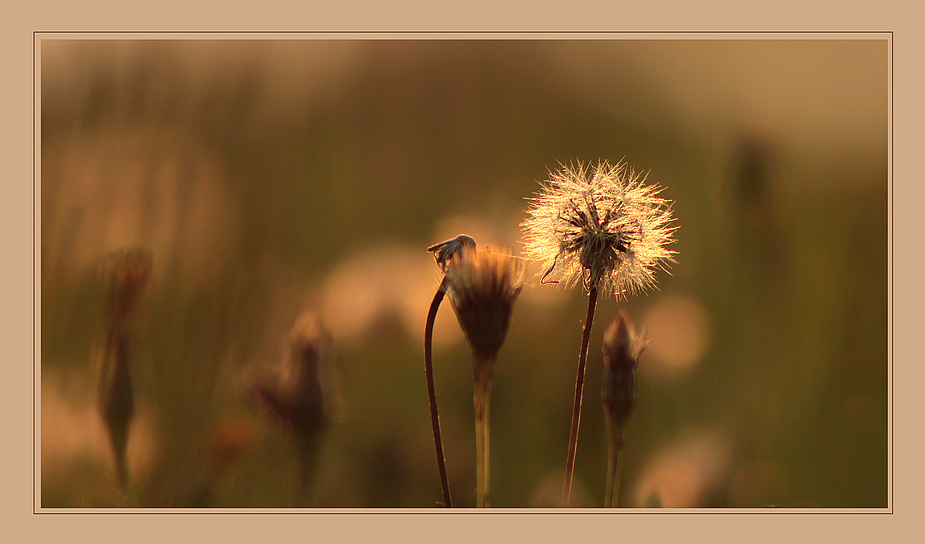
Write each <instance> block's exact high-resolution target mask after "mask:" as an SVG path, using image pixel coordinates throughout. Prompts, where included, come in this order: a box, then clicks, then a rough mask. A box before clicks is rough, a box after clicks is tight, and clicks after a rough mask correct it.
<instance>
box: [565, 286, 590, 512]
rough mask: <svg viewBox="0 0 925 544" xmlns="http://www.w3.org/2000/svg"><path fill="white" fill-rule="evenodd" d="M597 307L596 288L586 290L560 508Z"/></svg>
mask: <svg viewBox="0 0 925 544" xmlns="http://www.w3.org/2000/svg"><path fill="white" fill-rule="evenodd" d="M596 306H597V286H596V285H592V286H591V288H590V289H589V290H588V315H587V317H586V318H585V324H584V327H583V329H582V333H581V352H580V353H579V354H578V377H577V378H576V379H575V402H574V405H573V406H572V428H571V431H570V432H569V439H568V459H567V460H566V462H565V485H564V487H563V489H562V506H563V507H566V508H567V507H568V504H569V498H570V497H571V494H572V473H573V472H574V470H575V451H576V449H577V448H578V426H579V424H580V422H581V397H582V393H583V390H584V386H585V363H586V362H587V360H588V343H589V341H590V339H591V323H592V322H593V321H594V308H595V307H596Z"/></svg>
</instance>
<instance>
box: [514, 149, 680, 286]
mask: <svg viewBox="0 0 925 544" xmlns="http://www.w3.org/2000/svg"><path fill="white" fill-rule="evenodd" d="M644 181H645V176H639V175H638V174H636V172H635V171H633V170H627V167H626V164H625V163H623V162H619V163H617V164H616V165H615V166H611V165H610V164H609V163H608V162H607V161H599V162H598V163H597V166H595V167H594V168H591V167H590V166H587V167H586V166H584V165H582V164H581V163H580V162H579V163H578V164H577V166H564V165H563V166H562V167H561V168H560V169H559V171H557V172H555V173H552V174H550V179H549V180H548V181H547V182H546V183H545V184H544V185H543V189H542V190H541V191H540V193H539V194H538V196H537V197H535V198H533V199H531V201H532V205H531V206H530V209H529V210H528V213H529V217H528V218H527V219H526V220H525V221H524V222H523V223H522V224H521V227H522V228H523V230H524V232H525V235H526V244H525V245H526V252H527V254H528V255H529V256H530V257H531V258H533V259H536V260H537V261H539V262H540V263H541V264H542V266H543V269H544V270H545V271H546V272H545V273H544V275H543V282H544V283H545V282H547V278H548V281H549V282H551V283H562V284H563V285H564V286H565V287H571V286H573V285H574V284H575V283H577V282H578V279H579V278H581V279H582V282H583V284H584V286H585V288H586V289H589V290H590V289H591V288H597V289H599V290H601V291H603V292H605V293H609V292H613V293H614V294H616V296H617V297H618V298H619V297H623V296H625V294H626V292H627V291H629V292H632V293H634V294H635V293H638V292H640V291H643V290H645V289H647V288H649V287H652V286H654V285H655V270H654V269H655V267H656V266H659V267H662V268H664V265H665V263H666V262H667V261H673V259H672V255H673V254H674V253H675V252H674V251H671V250H668V249H666V248H665V246H666V245H668V244H670V243H672V242H674V238H673V233H674V231H675V230H676V229H677V227H675V226H672V225H671V222H672V221H673V218H672V217H671V211H672V210H671V204H670V202H669V201H667V200H665V199H663V198H659V197H658V196H657V195H658V193H659V192H660V191H661V188H660V187H658V186H657V185H644V184H643V182H644Z"/></svg>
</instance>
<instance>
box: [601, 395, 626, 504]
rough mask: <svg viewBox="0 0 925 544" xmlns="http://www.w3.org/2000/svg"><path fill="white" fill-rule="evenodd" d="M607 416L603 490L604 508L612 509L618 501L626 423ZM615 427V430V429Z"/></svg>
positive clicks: (607, 413) (609, 415) (607, 414)
mask: <svg viewBox="0 0 925 544" xmlns="http://www.w3.org/2000/svg"><path fill="white" fill-rule="evenodd" d="M605 414H606V416H607V439H608V447H607V485H606V487H605V488H604V508H614V507H615V506H617V504H618V503H619V500H620V479H621V473H622V468H623V437H624V435H625V434H626V421H625V420H623V421H619V420H618V418H615V417H613V416H611V414H610V412H605ZM615 427H616V428H615Z"/></svg>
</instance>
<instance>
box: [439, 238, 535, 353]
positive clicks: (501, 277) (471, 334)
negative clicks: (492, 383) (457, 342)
mask: <svg viewBox="0 0 925 544" xmlns="http://www.w3.org/2000/svg"><path fill="white" fill-rule="evenodd" d="M470 240H471V239H470ZM446 280H447V283H448V286H449V289H448V295H449V298H450V302H451V303H452V305H453V309H454V311H455V312H456V318H457V320H458V321H459V326H460V327H461V328H462V330H463V333H465V336H466V340H467V341H468V342H469V345H470V346H471V347H472V351H473V353H474V354H475V358H476V359H477V360H487V359H493V358H494V357H495V355H496V354H497V353H498V350H499V349H501V345H502V344H503V343H504V339H505V338H506V336H507V331H508V327H509V326H510V323H511V313H512V311H513V308H514V302H515V301H516V300H517V297H518V295H520V292H521V290H523V286H524V272H523V267H522V266H521V263H520V262H519V261H517V260H516V259H515V258H514V257H513V256H511V255H509V254H506V253H496V252H494V251H492V250H491V249H490V248H487V247H486V248H482V249H475V248H474V247H472V248H470V247H465V248H463V250H462V251H461V252H459V253H458V255H456V256H455V257H454V258H453V259H451V260H450V261H449V263H448V265H447V267H446Z"/></svg>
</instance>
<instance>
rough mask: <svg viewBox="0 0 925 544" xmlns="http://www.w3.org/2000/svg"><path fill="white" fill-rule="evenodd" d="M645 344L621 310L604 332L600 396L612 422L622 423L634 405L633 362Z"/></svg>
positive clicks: (621, 424)
mask: <svg viewBox="0 0 925 544" xmlns="http://www.w3.org/2000/svg"><path fill="white" fill-rule="evenodd" d="M645 347H646V342H645V341H644V340H643V337H642V335H641V334H638V333H637V332H636V330H635V329H634V327H633V323H632V322H631V321H630V318H629V316H628V315H627V314H626V312H625V311H624V310H620V315H619V316H618V317H617V318H616V319H614V320H613V322H611V324H610V326H609V327H607V331H606V332H605V333H604V378H603V384H602V391H601V398H602V400H603V402H604V410H605V411H606V412H607V413H608V414H609V416H610V417H611V418H612V419H613V423H614V424H615V425H618V426H621V427H622V426H623V425H624V424H625V423H626V421H627V420H628V419H629V417H630V416H631V415H632V413H633V409H634V408H635V407H636V362H637V360H638V358H639V356H640V354H642V351H643V350H644V349H645Z"/></svg>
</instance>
